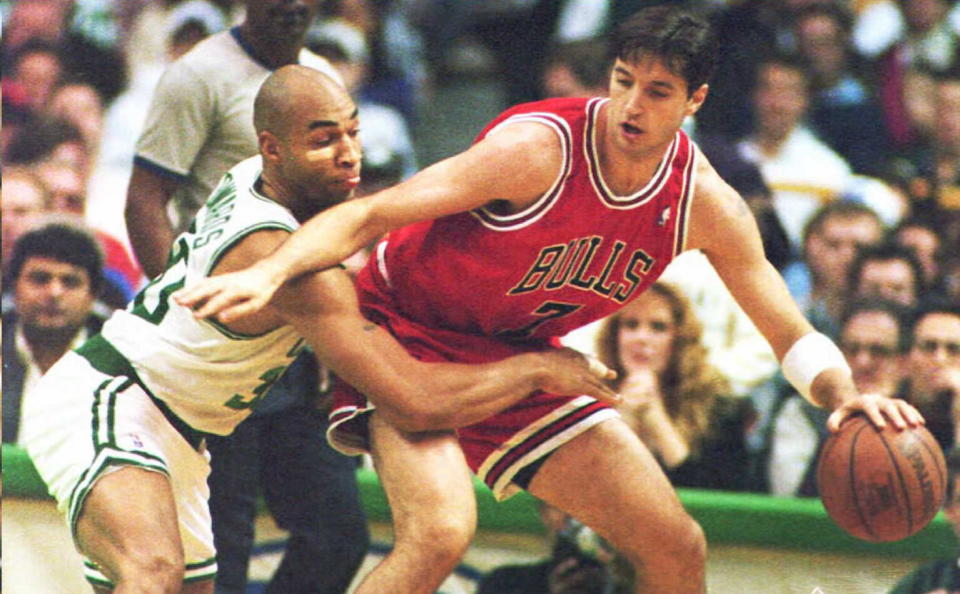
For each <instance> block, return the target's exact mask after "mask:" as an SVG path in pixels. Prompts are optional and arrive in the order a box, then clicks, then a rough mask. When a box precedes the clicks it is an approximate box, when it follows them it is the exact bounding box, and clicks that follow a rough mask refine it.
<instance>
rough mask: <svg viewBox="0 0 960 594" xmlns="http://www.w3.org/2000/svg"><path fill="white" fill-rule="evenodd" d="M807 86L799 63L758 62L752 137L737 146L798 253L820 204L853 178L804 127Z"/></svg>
mask: <svg viewBox="0 0 960 594" xmlns="http://www.w3.org/2000/svg"><path fill="white" fill-rule="evenodd" d="M810 84H811V80H810V73H809V71H808V70H807V68H806V65H805V63H804V62H802V61H801V60H799V59H798V58H796V57H793V56H789V55H774V56H766V57H764V58H761V61H760V64H759V67H758V70H757V82H756V85H755V87H754V89H753V94H752V95H751V101H752V106H753V114H754V127H753V132H752V133H751V134H750V135H749V136H747V137H746V138H744V139H743V140H742V141H741V142H740V143H739V150H740V152H741V154H742V155H743V156H744V157H745V158H746V159H747V160H749V161H751V162H753V163H756V164H757V165H758V166H759V167H760V171H761V173H763V178H764V180H766V182H767V185H768V186H770V189H771V190H772V191H773V208H774V210H775V211H776V213H777V217H778V218H779V220H780V224H781V225H783V229H784V231H785V232H786V234H787V237H788V238H789V240H790V244H791V245H792V246H793V247H794V249H795V250H797V251H799V249H800V246H801V234H802V230H803V228H804V226H805V225H806V223H807V221H808V220H810V217H811V216H813V213H814V212H816V210H817V209H818V208H819V207H820V206H821V205H823V204H826V203H828V202H831V201H833V200H836V199H837V198H839V197H840V195H841V193H842V192H843V190H844V188H845V187H846V186H847V184H848V182H849V180H850V174H851V171H850V166H849V165H848V164H847V162H846V161H844V160H843V158H842V157H840V155H838V154H837V153H836V152H834V151H833V149H831V148H830V147H828V146H827V145H826V144H824V143H823V141H821V140H819V139H818V138H817V137H816V136H814V134H813V133H812V132H811V131H810V130H809V129H808V128H807V127H806V126H805V125H804V124H803V120H804V117H805V116H806V114H807V109H808V107H809V105H810V92H811V90H810Z"/></svg>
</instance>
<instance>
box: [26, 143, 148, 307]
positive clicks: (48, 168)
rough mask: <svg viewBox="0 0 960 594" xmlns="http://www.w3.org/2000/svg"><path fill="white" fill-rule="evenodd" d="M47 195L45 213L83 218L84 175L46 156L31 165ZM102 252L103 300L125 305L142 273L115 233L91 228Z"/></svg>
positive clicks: (74, 168) (114, 304)
mask: <svg viewBox="0 0 960 594" xmlns="http://www.w3.org/2000/svg"><path fill="white" fill-rule="evenodd" d="M33 170H34V171H35V172H36V174H37V176H38V177H39V178H40V180H41V181H42V182H43V184H44V186H45V187H46V189H47V192H48V195H49V202H48V204H47V212H50V213H57V214H60V215H64V216H68V217H72V218H73V219H75V220H76V221H78V222H80V221H83V220H84V219H85V215H86V208H87V188H86V184H85V183H84V181H85V180H84V178H83V177H82V176H81V175H80V173H79V172H78V171H77V168H76V167H75V166H73V165H72V164H71V163H68V162H64V161H61V160H55V159H52V158H51V159H47V160H44V161H41V162H40V163H38V164H37V165H35V166H34V167H33ZM93 233H94V236H95V237H96V239H97V242H98V243H99V244H100V249H101V250H102V251H103V254H104V271H103V274H104V277H105V279H106V281H107V282H106V283H105V287H104V291H103V301H104V303H106V304H107V305H109V306H111V307H114V308H122V307H126V305H127V302H128V301H130V299H131V298H132V297H133V295H134V294H135V293H136V292H137V289H138V288H139V287H140V285H141V281H142V278H143V273H142V272H141V270H140V267H139V266H137V264H136V263H135V262H134V261H133V259H132V258H131V256H130V253H129V252H128V251H127V246H126V245H125V244H124V243H123V242H122V241H121V240H120V239H119V238H117V237H116V236H114V235H112V234H111V233H108V232H106V231H104V230H102V229H96V228H94V229H93Z"/></svg>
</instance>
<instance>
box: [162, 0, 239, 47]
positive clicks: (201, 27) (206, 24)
mask: <svg viewBox="0 0 960 594" xmlns="http://www.w3.org/2000/svg"><path fill="white" fill-rule="evenodd" d="M226 26H227V23H226V19H224V16H223V14H222V13H221V12H220V10H219V9H217V7H216V6H214V5H213V4H211V3H209V2H207V1H206V0H188V1H187V2H181V3H179V4H177V5H176V6H175V7H173V9H172V10H171V11H170V13H169V14H168V15H167V22H166V31H167V35H166V39H167V47H166V50H167V51H166V54H167V57H168V58H169V59H170V61H173V60H176V59H177V58H179V57H180V56H182V55H183V54H185V53H187V52H188V51H190V50H191V49H193V46H195V45H197V44H198V43H200V42H201V41H203V40H204V39H206V38H207V37H209V36H210V35H212V34H214V33H217V32H219V31H222V30H224V29H225V28H226Z"/></svg>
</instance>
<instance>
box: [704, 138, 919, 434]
mask: <svg viewBox="0 0 960 594" xmlns="http://www.w3.org/2000/svg"><path fill="white" fill-rule="evenodd" d="M699 160H700V165H699V168H698V171H697V189H696V195H695V197H694V202H693V205H692V207H691V208H692V212H691V218H690V232H689V240H688V245H687V247H688V248H691V249H700V250H702V251H703V252H704V254H706V256H707V257H708V258H709V259H710V262H711V264H713V266H714V268H716V270H717V273H718V274H719V275H720V278H722V279H723V282H724V284H726V286H727V288H728V289H729V290H730V293H731V294H732V295H733V296H734V298H735V299H736V300H737V303H739V304H740V306H741V307H742V308H743V310H744V311H745V312H746V313H747V315H748V316H749V317H750V319H751V320H752V321H753V323H754V324H755V325H756V326H757V329H758V330H760V332H761V333H762V334H763V335H764V337H765V338H766V339H767V341H768V342H769V343H770V346H771V347H772V348H773V350H774V352H775V353H776V355H777V358H778V360H780V362H781V366H782V368H783V371H784V375H785V376H786V377H787V379H788V380H790V382H791V383H792V384H793V386H794V387H795V388H796V389H797V390H798V391H799V392H800V393H801V394H802V395H803V396H804V397H805V398H807V399H808V400H809V401H810V402H812V403H813V404H815V405H817V406H821V407H824V408H827V409H829V410H831V411H833V412H832V413H831V415H830V417H829V419H828V421H827V426H828V428H829V429H830V430H831V431H836V430H837V429H839V427H840V424H841V423H842V422H843V421H844V420H845V419H847V418H848V417H850V416H851V415H853V414H856V413H864V414H866V415H867V416H868V417H869V418H870V420H871V421H872V422H873V423H874V424H876V425H877V426H879V427H882V426H884V425H885V424H886V420H887V419H889V420H890V421H891V422H892V423H893V424H894V426H896V427H897V428H900V429H902V428H905V427H907V426H908V425H910V426H916V425H918V424H921V423H923V417H922V416H921V415H920V413H919V412H917V410H916V409H915V408H913V407H912V406H911V405H910V404H908V403H907V402H905V401H903V400H899V399H893V398H883V397H880V396H877V395H873V394H860V393H858V392H857V390H856V388H855V386H854V385H853V378H852V377H851V374H850V368H849V366H848V365H847V363H846V361H845V360H844V358H843V355H842V354H841V353H840V351H839V349H837V347H836V345H834V344H833V342H832V341H831V340H830V339H829V338H827V337H826V336H823V335H822V334H819V333H817V332H815V331H814V329H813V327H812V326H811V325H810V323H809V322H807V320H806V319H805V318H804V317H803V314H802V313H801V312H800V309H799V308H798V307H797V305H796V303H795V302H794V300H793V298H792V297H791V296H790V293H789V291H788V290H787V287H786V285H785V283H784V282H783V279H782V277H781V276H780V274H779V273H778V272H777V270H776V269H775V268H774V267H773V266H772V265H771V264H770V262H768V261H767V259H766V256H765V255H764V253H763V244H762V242H761V239H760V233H759V231H758V230H757V225H756V222H755V221H754V219H753V215H752V214H751V213H750V209H749V208H748V207H747V205H746V203H745V202H744V201H743V199H742V198H741V197H740V196H739V194H737V192H736V191H735V190H733V188H731V187H730V186H729V185H727V184H726V183H725V182H724V181H723V180H722V179H721V178H720V176H719V175H717V173H716V171H715V170H714V169H713V167H712V166H710V164H709V163H708V162H707V161H706V158H705V157H703V155H702V154H701V155H700V159H699Z"/></svg>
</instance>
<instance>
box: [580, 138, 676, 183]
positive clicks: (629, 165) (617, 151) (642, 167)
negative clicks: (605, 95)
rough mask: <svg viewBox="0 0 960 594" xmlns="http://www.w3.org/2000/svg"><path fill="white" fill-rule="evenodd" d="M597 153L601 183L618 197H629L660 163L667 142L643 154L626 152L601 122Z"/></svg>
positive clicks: (648, 178)
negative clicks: (601, 177)
mask: <svg viewBox="0 0 960 594" xmlns="http://www.w3.org/2000/svg"><path fill="white" fill-rule="evenodd" d="M599 126H600V130H599V131H598V137H599V138H600V141H599V146H598V147H597V152H598V155H599V164H600V174H601V175H602V176H603V180H604V182H605V183H606V184H607V185H608V186H609V187H610V189H611V190H613V191H614V192H615V193H616V194H617V195H619V196H627V195H630V194H633V193H634V192H636V191H637V190H639V189H640V188H643V187H644V186H645V185H646V184H647V183H648V182H649V181H650V179H651V178H652V177H653V175H654V173H656V171H657V167H659V165H660V161H661V160H663V155H664V153H666V150H667V147H668V146H669V143H667V144H664V145H662V146H656V147H653V148H651V149H649V150H645V151H643V152H635V153H627V152H625V151H624V150H622V149H621V148H620V147H618V146H617V145H616V142H615V141H614V140H613V139H612V138H611V137H610V136H609V135H607V134H606V133H605V130H604V128H605V127H606V122H605V121H601V122H600V124H599Z"/></svg>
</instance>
